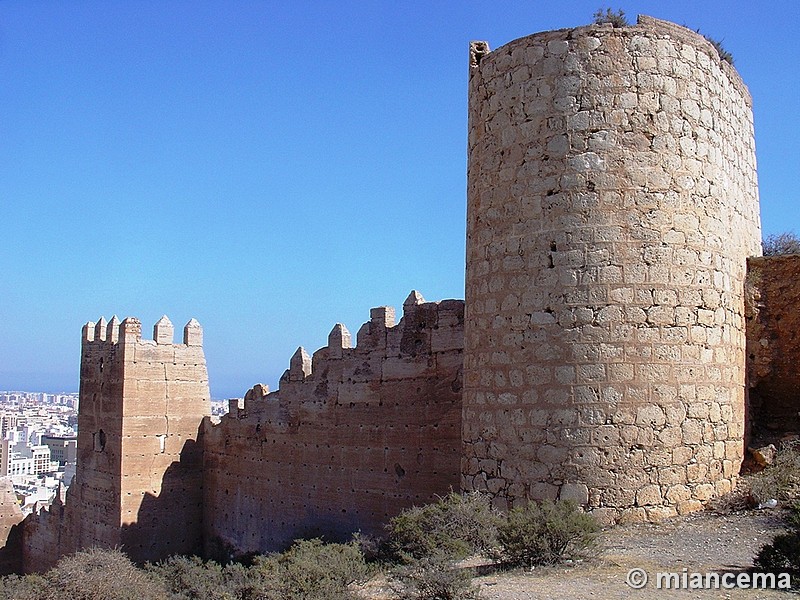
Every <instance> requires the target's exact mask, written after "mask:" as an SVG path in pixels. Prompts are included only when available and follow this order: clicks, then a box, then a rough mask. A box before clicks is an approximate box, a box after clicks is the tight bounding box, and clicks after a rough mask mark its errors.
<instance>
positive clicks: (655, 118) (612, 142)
mask: <svg viewBox="0 0 800 600" xmlns="http://www.w3.org/2000/svg"><path fill="white" fill-rule="evenodd" d="M469 105H470V106H469V163H468V165H469V166H468V168H469V175H468V218H467V221H468V222H467V278H466V320H465V355H464V375H465V396H464V419H463V420H464V434H463V435H464V459H463V485H464V487H465V488H466V489H479V490H487V491H489V492H490V493H491V494H493V495H494V496H495V498H496V502H497V503H498V504H499V505H501V506H505V505H507V504H508V503H517V502H522V501H524V500H525V499H526V498H555V497H562V498H564V497H571V498H575V499H577V500H578V501H580V502H582V503H584V504H586V505H588V506H589V507H590V508H592V509H595V510H597V511H598V514H599V515H600V516H602V517H603V518H607V519H609V520H613V519H622V520H643V519H659V518H662V517H666V516H670V515H674V514H676V513H678V512H680V513H683V512H687V511H690V510H695V509H697V508H699V507H700V506H701V502H702V501H704V500H707V499H709V498H710V497H712V496H714V495H716V494H722V493H725V492H727V491H729V490H730V489H731V486H732V484H733V482H734V481H735V479H736V476H737V473H738V471H739V466H740V463H741V460H742V455H743V441H742V437H743V429H744V383H745V381H744V380H745V368H744V367H745V365H744V351H745V334H744V315H743V312H744V306H743V295H744V294H743V292H744V278H745V267H746V265H745V261H746V257H748V256H750V255H754V254H758V253H760V222H759V213H758V194H757V184H756V171H755V147H754V141H753V124H752V112H751V106H750V96H749V94H748V92H747V89H746V88H745V86H744V85H743V83H742V82H741V80H740V78H739V76H738V74H737V73H736V72H735V70H734V69H733V68H732V67H731V66H730V65H729V64H728V63H726V62H724V61H721V60H720V58H719V56H718V54H717V52H716V50H715V49H714V48H713V47H712V46H711V44H710V43H708V42H707V41H706V40H705V39H704V38H703V37H702V36H700V35H697V34H695V33H694V32H691V31H689V30H687V29H684V28H682V27H679V26H677V25H674V24H671V23H665V22H662V21H657V20H655V19H651V18H648V17H640V19H639V24H638V25H636V26H632V27H626V28H613V27H611V26H610V25H604V26H589V27H582V28H578V29H572V30H561V31H552V32H546V33H540V34H535V35H532V36H529V37H526V38H522V39H519V40H516V41H514V42H511V43H509V44H507V45H505V46H503V47H501V48H499V49H498V50H495V51H493V52H489V49H488V46H487V45H486V44H485V43H484V42H478V43H473V45H472V52H471V67H470V82H469Z"/></svg>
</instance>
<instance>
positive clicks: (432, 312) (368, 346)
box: [281, 290, 464, 384]
mask: <svg viewBox="0 0 800 600" xmlns="http://www.w3.org/2000/svg"><path fill="white" fill-rule="evenodd" d="M463 318H464V302H463V301H462V300H440V301H438V302H426V301H425V298H423V297H422V294H420V293H419V292H418V291H416V290H412V291H411V293H410V294H409V295H408V297H407V298H406V300H405V302H403V316H402V318H401V319H400V322H399V323H397V324H395V309H394V307H392V306H379V307H376V308H373V309H371V310H370V320H369V321H367V322H366V323H364V324H363V325H362V326H361V327H360V328H359V330H358V333H357V335H356V346H353V344H352V341H353V340H352V335H351V334H350V331H349V330H348V329H347V327H346V326H345V325H344V324H343V323H336V324H335V325H334V326H333V329H332V330H331V332H330V333H329V334H328V345H327V346H324V347H322V348H320V349H318V350H317V351H316V352H314V354H313V356H309V355H308V352H306V350H305V348H303V347H302V346H301V347H299V348H298V349H297V351H296V352H295V353H294V354H293V355H292V357H291V359H290V361H289V368H288V369H287V370H286V371H285V372H284V374H283V375H282V376H281V383H282V384H286V383H290V382H302V381H304V380H305V379H307V378H309V377H314V375H315V374H316V373H326V372H327V369H328V366H329V362H330V361H340V360H342V359H347V358H350V357H354V356H360V355H363V354H368V353H373V352H377V353H379V354H390V355H394V356H395V357H396V358H402V357H403V356H404V355H405V356H411V357H416V356H417V354H425V353H430V352H441V351H446V350H458V351H460V350H461V349H462V348H463V338H462V332H461V328H460V324H461V323H463ZM453 327H456V328H457V329H458V332H457V334H456V335H453V334H452V329H453ZM323 376H324V375H323Z"/></svg>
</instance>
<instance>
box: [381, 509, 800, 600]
mask: <svg viewBox="0 0 800 600" xmlns="http://www.w3.org/2000/svg"><path fill="white" fill-rule="evenodd" d="M781 531H783V524H782V520H781V511H780V510H760V511H757V510H754V511H742V512H736V513H730V514H717V513H712V512H703V513H695V514H692V515H689V516H686V517H681V518H676V519H672V520H669V521H666V522H663V523H661V524H655V525H653V524H641V525H628V526H619V527H614V528H611V529H609V530H607V531H605V532H604V534H603V536H602V538H601V540H602V542H601V546H602V553H601V554H600V555H599V556H598V557H597V558H593V559H591V560H587V561H584V562H581V563H578V564H575V565H567V566H560V567H548V568H539V569H534V570H532V571H516V572H510V573H496V574H492V575H487V576H482V577H477V578H475V580H474V582H475V583H476V584H477V585H478V586H480V589H481V598H485V599H487V600H550V599H552V598H570V599H572V598H574V599H576V600H582V599H605V598H609V599H612V598H613V599H617V598H623V599H624V598H631V599H634V598H635V599H638V600H650V599H656V598H658V599H661V598H672V597H675V598H730V599H733V600H735V599H747V600H760V599H765V600H767V599H771V598H776V599H777V598H781V599H783V600H786V598H787V597H789V595H788V594H787V593H786V592H783V591H777V590H752V589H733V590H724V589H712V590H696V589H680V590H675V589H657V587H656V585H655V582H654V579H655V577H656V573H657V572H659V571H660V572H677V573H679V574H680V573H682V570H683V569H684V568H685V569H687V573H695V572H701V573H704V574H705V573H706V572H712V571H716V572H719V573H724V572H734V573H739V572H742V571H744V570H746V569H748V568H749V567H751V566H752V564H753V558H754V556H755V554H756V552H757V551H758V549H759V548H760V547H761V546H762V545H763V544H765V543H767V542H770V541H772V538H773V537H774V536H775V535H776V534H777V533H780V532H781ZM637 568H638V569H644V570H645V571H646V572H647V573H648V575H649V576H650V581H649V583H648V584H647V585H646V586H645V587H644V588H642V589H633V588H631V587H630V586H628V585H627V584H626V576H627V574H628V572H629V571H630V570H631V569H637ZM383 588H384V586H383V585H382V584H381V582H379V581H376V582H373V583H372V585H371V586H369V587H368V590H369V591H367V597H369V598H372V599H376V600H377V599H381V598H388V597H389V596H388V595H387V594H386V592H385V589H383Z"/></svg>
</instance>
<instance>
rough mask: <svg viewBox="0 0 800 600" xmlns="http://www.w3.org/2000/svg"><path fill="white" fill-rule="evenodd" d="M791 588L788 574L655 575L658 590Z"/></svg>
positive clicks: (689, 573) (716, 573) (684, 573)
mask: <svg viewBox="0 0 800 600" xmlns="http://www.w3.org/2000/svg"><path fill="white" fill-rule="evenodd" d="M791 586H792V580H791V577H790V575H789V573H777V574H776V573H724V572H723V573H720V572H710V573H692V572H689V570H688V569H683V571H681V572H679V573H676V572H673V573H656V587H657V588H658V589H695V590H715V589H720V588H722V589H734V588H739V589H751V588H752V589H762V590H763V589H773V590H774V589H781V590H788V589H790V588H791Z"/></svg>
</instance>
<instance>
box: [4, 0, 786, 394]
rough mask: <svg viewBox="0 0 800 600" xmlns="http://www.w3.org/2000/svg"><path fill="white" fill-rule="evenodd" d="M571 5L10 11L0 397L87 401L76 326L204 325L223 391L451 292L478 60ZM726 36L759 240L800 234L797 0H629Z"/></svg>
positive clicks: (590, 8)
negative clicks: (747, 104) (407, 303)
mask: <svg viewBox="0 0 800 600" xmlns="http://www.w3.org/2000/svg"><path fill="white" fill-rule="evenodd" d="M600 5H601V3H600V2H598V1H596V0H591V1H583V0H580V1H574V2H534V1H531V0H527V1H520V2H477V1H463V2H441V1H427V2H382V1H378V0H370V1H366V0H365V1H362V2H349V1H347V0H338V1H336V2H326V1H317V2H313V3H312V2H295V1H290V0H286V1H284V2H269V1H261V2H256V1H253V2H244V1H235V0H226V1H222V0H220V1H218V2H197V1H192V2H189V1H180V0H171V1H168V2H167V1H163V0H158V1H150V2H147V1H109V0H103V1H99V0H98V1H92V2H89V1H79V0H73V1H70V2H61V1H55V0H54V1H51V2H43V1H42V2H40V1H35V0H4V1H3V2H0V228H1V229H2V231H1V232H0V389H28V390H44V391H59V390H63V391H72V390H77V387H78V366H79V360H80V329H81V326H82V324H83V323H84V322H86V321H88V320H96V319H97V318H98V317H100V315H105V317H106V318H110V317H111V315H112V314H117V315H119V316H120V318H123V317H125V316H128V315H131V316H137V317H139V318H140V319H141V320H142V323H143V326H144V329H145V331H146V332H147V333H148V334H149V332H150V331H151V328H152V325H153V323H155V321H156V320H157V319H158V318H159V317H160V316H161V315H162V314H164V313H166V314H167V315H169V317H170V318H171V319H172V321H173V322H174V323H175V325H176V329H182V326H183V324H184V323H185V322H186V321H187V320H188V319H189V318H191V317H195V318H197V319H198V320H199V321H200V322H201V324H202V325H203V327H204V330H205V349H206V358H207V360H208V365H209V375H210V381H211V391H212V396H213V397H215V398H224V397H228V396H237V395H242V394H244V392H245V391H246V390H247V389H248V388H249V387H250V386H251V385H253V384H254V383H256V382H264V383H267V384H269V385H270V386H271V387H273V389H274V387H275V385H276V383H277V379H278V377H279V376H280V374H281V373H282V371H283V370H284V369H285V368H286V367H287V366H288V361H289V357H290V356H291V354H292V353H293V352H294V350H295V349H296V347H297V346H298V345H303V346H305V347H306V348H307V349H308V350H309V352H311V351H313V350H315V349H316V348H318V347H320V346H322V345H324V344H325V341H326V339H327V335H328V332H329V331H330V329H331V328H332V326H333V325H334V323H336V322H337V321H341V322H344V323H345V324H346V325H347V326H348V328H349V329H350V331H351V332H352V333H353V335H355V332H356V331H357V330H358V328H359V326H360V325H361V323H363V322H364V321H365V320H367V319H368V316H369V309H370V307H373V306H379V305H383V304H391V305H394V306H396V307H397V308H398V310H399V308H400V306H401V305H402V302H403V300H404V298H405V297H406V296H407V295H408V293H409V291H410V290H411V289H413V288H416V289H418V290H420V291H421V292H422V294H423V295H424V296H425V297H426V298H427V299H428V300H437V299H442V298H453V297H455V298H463V296H464V292H463V285H464V264H463V257H464V218H465V181H466V174H465V164H466V127H467V121H466V102H467V96H466V87H467V60H468V45H469V41H470V40H472V39H482V40H487V41H489V43H490V45H491V47H492V48H496V47H498V46H500V45H502V44H504V43H506V42H509V41H511V40H513V39H515V38H518V37H521V36H524V35H527V34H530V33H534V32H536V31H542V30H546V29H554V28H563V27H573V26H577V25H581V24H585V23H588V22H589V21H591V18H592V14H593V13H594V11H595V10H596V9H598V8H599V7H600ZM612 7H614V8H618V7H621V8H623V9H624V10H625V12H626V14H627V15H628V16H629V17H631V18H632V19H634V20H635V15H636V14H638V13H644V14H649V15H652V16H655V17H658V18H663V19H668V20H672V21H675V22H677V23H681V24H686V25H688V26H690V27H692V28H698V27H699V28H700V29H701V30H702V32H703V33H707V34H709V35H712V36H714V37H716V38H719V39H722V40H723V43H724V45H725V46H726V47H727V49H728V50H730V51H731V52H732V53H733V55H734V57H735V61H736V66H737V68H738V69H739V72H740V73H741V74H742V77H743V78H744V80H745V82H746V83H747V85H748V86H749V88H750V91H751V93H752V95H753V97H754V103H755V121H756V135H757V140H756V141H757V152H758V163H759V180H760V190H761V199H762V219H763V226H764V230H765V232H766V233H771V232H779V231H783V230H795V231H798V232H800V211H798V210H797V192H796V189H795V188H796V185H797V176H798V164H799V163H800V153H799V152H798V151H797V147H796V144H797V140H798V139H800V117H798V111H797V103H798V98H800V76H799V75H798V70H799V69H800V42H798V35H797V30H798V26H799V25H800V3H797V2H795V1H793V0H792V1H789V0H783V1H779V2H770V3H768V4H765V3H757V2H753V1H752V0H749V1H747V2H743V1H737V2H700V1H697V0H692V1H686V0H677V1H673V2H669V3H665V2H627V3H625V4H618V5H617V4H613V5H612Z"/></svg>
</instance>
